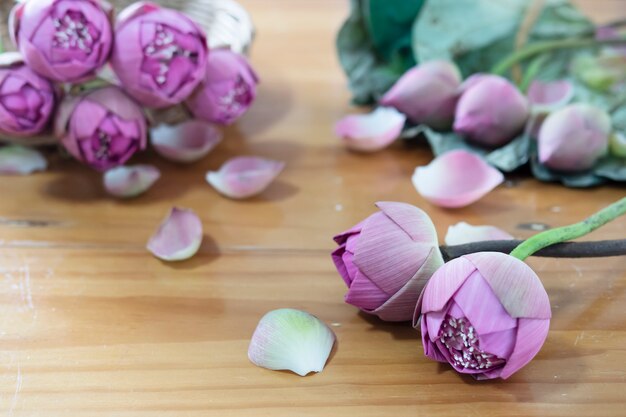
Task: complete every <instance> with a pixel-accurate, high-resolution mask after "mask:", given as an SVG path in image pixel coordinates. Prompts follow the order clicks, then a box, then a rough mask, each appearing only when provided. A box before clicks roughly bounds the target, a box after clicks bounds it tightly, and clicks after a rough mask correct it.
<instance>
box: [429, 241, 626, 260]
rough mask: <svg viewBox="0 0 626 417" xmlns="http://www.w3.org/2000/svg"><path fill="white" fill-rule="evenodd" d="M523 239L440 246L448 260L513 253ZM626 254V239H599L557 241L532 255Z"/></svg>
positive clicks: (581, 256) (444, 257)
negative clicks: (475, 255) (590, 240)
mask: <svg viewBox="0 0 626 417" xmlns="http://www.w3.org/2000/svg"><path fill="white" fill-rule="evenodd" d="M522 242H524V241H523V240H488V241H484V242H473V243H466V244H463V245H454V246H445V245H443V246H440V247H439V249H440V250H441V253H442V255H443V259H444V260H445V261H446V262H448V261H450V260H452V259H455V258H459V257H461V256H463V255H468V254H470V253H476V252H502V253H511V251H512V250H513V249H515V248H516V247H517V246H519V245H520V244H521V243H522ZM624 255H626V239H619V240H599V241H595V242H563V243H557V244H554V245H551V246H548V247H546V248H543V249H541V250H539V251H538V252H535V253H533V254H532V255H531V256H541V257H545V258H599V257H607V256H624Z"/></svg>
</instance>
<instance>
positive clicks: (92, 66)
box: [9, 0, 113, 83]
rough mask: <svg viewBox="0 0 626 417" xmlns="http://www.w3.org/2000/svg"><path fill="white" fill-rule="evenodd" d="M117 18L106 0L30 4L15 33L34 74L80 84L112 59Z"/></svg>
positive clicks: (15, 19) (21, 11)
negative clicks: (112, 18)
mask: <svg viewBox="0 0 626 417" xmlns="http://www.w3.org/2000/svg"><path fill="white" fill-rule="evenodd" d="M111 13H112V8H111V5H110V4H108V3H107V2H105V1H102V0H28V1H25V2H20V3H18V4H17V5H16V6H15V7H14V9H13V11H12V12H11V19H10V28H9V30H10V32H11V36H12V37H13V40H14V42H15V43H16V45H17V47H18V49H19V51H20V52H21V53H22V55H23V56H24V60H25V61H26V63H27V64H28V66H29V67H31V68H32V70H33V71H35V72H37V73H38V74H40V75H42V76H44V77H46V78H49V79H51V80H54V81H59V82H72V83H75V82H79V81H84V80H86V79H89V78H91V77H93V76H94V75H95V74H96V72H97V71H98V70H99V69H100V68H101V67H102V66H103V65H104V64H105V63H106V61H107V60H108V59H109V56H110V53H111V47H112V45H113V34H112V29H111Z"/></svg>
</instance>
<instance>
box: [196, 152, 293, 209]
mask: <svg viewBox="0 0 626 417" xmlns="http://www.w3.org/2000/svg"><path fill="white" fill-rule="evenodd" d="M284 168H285V163H284V162H280V161H273V160H271V159H264V158H259V157H254V156H240V157H237V158H233V159H231V160H229V161H227V162H226V163H225V164H224V165H222V167H221V168H220V170H219V171H217V172H215V171H209V172H208V173H207V175H206V180H207V182H208V183H209V184H211V185H212V186H213V187H214V188H215V189H216V190H217V191H219V192H220V193H221V194H223V195H225V196H226V197H229V198H234V199H244V198H248V197H252V196H255V195H257V194H260V193H261V192H263V191H264V190H265V189H266V188H267V187H268V186H269V185H270V184H271V182H272V181H274V179H275V178H276V177H277V176H278V174H280V172H281V171H282V170H283V169H284Z"/></svg>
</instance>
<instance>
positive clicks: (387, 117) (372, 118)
mask: <svg viewBox="0 0 626 417" xmlns="http://www.w3.org/2000/svg"><path fill="white" fill-rule="evenodd" d="M405 122H406V116H405V115H404V114H402V113H400V112H399V111H398V110H396V109H394V108H393V107H378V108H377V109H376V110H374V111H373V112H371V113H370V114H353V115H350V116H346V117H344V118H343V119H341V120H340V121H339V122H337V124H336V125H335V134H336V135H337V136H338V137H340V138H341V139H342V140H343V142H344V144H345V145H346V146H347V147H348V148H350V149H352V150H355V151H361V152H374V151H378V150H380V149H383V148H385V147H387V146H388V145H390V144H391V143H392V142H393V141H394V140H396V139H398V138H399V137H400V133H401V132H402V128H403V127H404V123H405Z"/></svg>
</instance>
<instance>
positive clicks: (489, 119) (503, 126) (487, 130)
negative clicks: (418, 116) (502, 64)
mask: <svg viewBox="0 0 626 417" xmlns="http://www.w3.org/2000/svg"><path fill="white" fill-rule="evenodd" d="M465 83H466V85H464V86H462V87H461V88H462V89H463V90H464V92H463V94H462V95H461V98H460V99H459V103H458V105H457V107H456V117H455V119H454V131H455V132H457V133H459V134H461V135H463V136H465V137H466V138H467V139H469V140H471V141H472V142H475V143H478V144H481V145H485V146H490V147H494V146H501V145H505V144H506V143H508V142H510V141H511V140H512V139H513V138H515V136H516V135H517V134H518V133H520V131H521V130H522V129H523V128H524V125H525V124H526V120H527V119H528V115H529V106H528V102H527V100H526V98H525V97H524V96H523V95H522V93H520V92H519V90H518V89H517V87H515V86H514V85H513V84H511V83H510V82H509V81H508V80H506V79H504V78H502V77H499V76H496V75H484V74H478V75H476V76H473V77H470V78H469V79H468V80H467V81H466V82H465Z"/></svg>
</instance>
